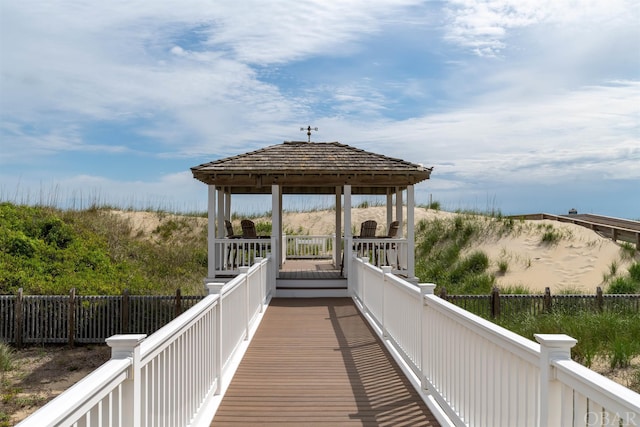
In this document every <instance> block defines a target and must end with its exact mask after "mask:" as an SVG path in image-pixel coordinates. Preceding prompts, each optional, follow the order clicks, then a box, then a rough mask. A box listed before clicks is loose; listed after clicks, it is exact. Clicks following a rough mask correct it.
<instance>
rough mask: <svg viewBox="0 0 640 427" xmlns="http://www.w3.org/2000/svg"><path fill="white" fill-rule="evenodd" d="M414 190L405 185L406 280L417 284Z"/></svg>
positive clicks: (410, 186)
mask: <svg viewBox="0 0 640 427" xmlns="http://www.w3.org/2000/svg"><path fill="white" fill-rule="evenodd" d="M414 208H415V199H414V188H413V185H407V243H408V250H407V278H408V279H409V281H415V282H416V283H417V280H418V279H417V278H416V277H415V275H416V271H415V270H416V269H415V264H416V252H415V241H414V239H415V219H414V212H413V210H414Z"/></svg>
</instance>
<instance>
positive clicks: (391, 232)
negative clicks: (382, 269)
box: [376, 221, 400, 266]
mask: <svg viewBox="0 0 640 427" xmlns="http://www.w3.org/2000/svg"><path fill="white" fill-rule="evenodd" d="M398 228H400V221H393V222H391V224H389V229H388V230H387V235H386V236H382V237H383V238H386V239H393V238H394V237H396V236H397V235H398ZM380 249H381V248H380V247H376V262H377V259H378V251H379V250H380ZM389 249H396V244H395V243H393V242H389V243H385V244H384V256H385V260H386V262H387V265H391V264H390V263H389ZM399 263H400V262H399V259H398V253H397V251H396V266H397V265H398V264H399Z"/></svg>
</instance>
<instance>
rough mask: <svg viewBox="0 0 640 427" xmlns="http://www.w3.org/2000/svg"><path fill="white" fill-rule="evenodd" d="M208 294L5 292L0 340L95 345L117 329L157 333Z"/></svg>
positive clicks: (1, 298)
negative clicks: (92, 294)
mask: <svg viewBox="0 0 640 427" xmlns="http://www.w3.org/2000/svg"><path fill="white" fill-rule="evenodd" d="M202 298H204V297H203V296H182V295H181V293H180V290H179V289H178V290H177V291H176V294H175V295H168V296H167V295H162V296H149V295H130V294H129V292H128V291H124V292H123V293H122V295H113V296H83V295H76V294H75V290H74V289H72V290H71V291H70V292H69V295H24V294H23V292H22V289H20V290H19V291H18V293H17V295H0V320H1V321H0V341H4V342H8V343H12V344H15V345H16V346H18V347H20V346H22V345H25V344H69V345H74V344H75V343H82V344H94V343H101V344H102V343H104V342H105V339H106V338H108V337H110V336H112V335H116V334H147V335H151V334H152V333H154V332H155V331H157V330H158V329H160V328H161V327H162V326H164V325H166V324H167V323H169V322H170V321H171V320H173V319H174V318H175V317H177V316H178V315H180V314H181V313H182V312H183V311H185V310H187V309H189V308H191V307H192V306H193V305H195V304H196V303H198V301H200V300H201V299H202Z"/></svg>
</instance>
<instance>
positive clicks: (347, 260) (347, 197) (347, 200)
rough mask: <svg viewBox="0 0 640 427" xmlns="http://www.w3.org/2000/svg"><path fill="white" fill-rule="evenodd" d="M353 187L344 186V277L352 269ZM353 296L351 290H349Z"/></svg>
mask: <svg viewBox="0 0 640 427" xmlns="http://www.w3.org/2000/svg"><path fill="white" fill-rule="evenodd" d="M352 248H353V245H352V244H351V185H349V184H346V185H345V186H344V261H343V262H344V277H349V274H350V272H349V268H350V267H351V250H352ZM349 286H351V285H349ZM348 292H349V295H351V293H352V292H351V289H349V290H348Z"/></svg>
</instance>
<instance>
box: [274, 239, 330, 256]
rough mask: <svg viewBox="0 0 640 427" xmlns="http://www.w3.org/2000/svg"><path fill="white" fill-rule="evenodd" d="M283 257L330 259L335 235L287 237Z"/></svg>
mask: <svg viewBox="0 0 640 427" xmlns="http://www.w3.org/2000/svg"><path fill="white" fill-rule="evenodd" d="M283 237H284V239H283V240H284V241H285V242H286V245H285V248H286V252H285V256H286V257H287V258H305V259H321V258H332V256H333V247H334V244H335V235H332V236H328V235H287V236H283Z"/></svg>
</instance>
